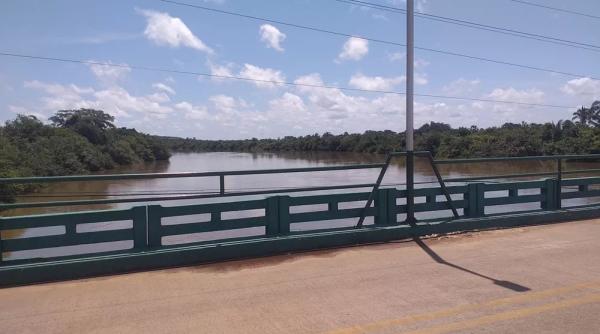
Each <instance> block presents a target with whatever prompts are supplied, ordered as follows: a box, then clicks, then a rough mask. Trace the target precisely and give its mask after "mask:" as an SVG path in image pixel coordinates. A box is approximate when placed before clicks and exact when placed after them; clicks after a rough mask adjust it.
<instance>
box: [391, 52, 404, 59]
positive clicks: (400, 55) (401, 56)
mask: <svg viewBox="0 0 600 334" xmlns="http://www.w3.org/2000/svg"><path fill="white" fill-rule="evenodd" d="M388 59H389V60H390V61H401V60H404V59H406V52H394V53H390V54H388Z"/></svg>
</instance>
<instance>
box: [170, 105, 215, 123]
mask: <svg viewBox="0 0 600 334" xmlns="http://www.w3.org/2000/svg"><path fill="white" fill-rule="evenodd" d="M175 109H177V110H179V111H182V112H183V113H184V117H185V118H186V119H191V120H206V119H208V118H209V113H208V110H207V109H206V107H205V106H195V105H192V104H191V103H189V102H185V101H184V102H179V103H177V104H176V105H175Z"/></svg>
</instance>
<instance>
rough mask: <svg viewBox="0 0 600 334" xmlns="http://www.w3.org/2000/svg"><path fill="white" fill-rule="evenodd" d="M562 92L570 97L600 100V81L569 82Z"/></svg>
mask: <svg viewBox="0 0 600 334" xmlns="http://www.w3.org/2000/svg"><path fill="white" fill-rule="evenodd" d="M561 90H562V91H563V92H564V93H566V94H568V95H572V96H577V97H582V98H584V99H590V100H597V99H600V80H594V79H591V78H579V79H573V80H569V81H568V82H567V83H566V84H565V85H564V86H563V87H562V88H561ZM590 102H591V101H590Z"/></svg>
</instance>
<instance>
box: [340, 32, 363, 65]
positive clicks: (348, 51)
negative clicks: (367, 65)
mask: <svg viewBox="0 0 600 334" xmlns="http://www.w3.org/2000/svg"><path fill="white" fill-rule="evenodd" d="M367 53H369V41H367V40H366V39H362V38H358V37H350V38H349V39H348V40H347V41H346V43H344V46H343V47H342V52H341V53H340V54H339V55H338V60H360V59H362V58H363V57H364V56H365V55H367Z"/></svg>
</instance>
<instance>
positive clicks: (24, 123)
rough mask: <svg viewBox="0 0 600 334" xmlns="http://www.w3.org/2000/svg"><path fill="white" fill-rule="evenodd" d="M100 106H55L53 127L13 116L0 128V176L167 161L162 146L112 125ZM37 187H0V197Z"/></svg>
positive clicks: (85, 170) (75, 171) (86, 170)
mask: <svg viewBox="0 0 600 334" xmlns="http://www.w3.org/2000/svg"><path fill="white" fill-rule="evenodd" d="M113 120H114V118H113V117H112V116H110V115H108V114H106V113H104V112H102V111H100V110H92V109H80V110H61V111H59V112H58V113H56V115H55V116H53V117H51V121H52V122H53V126H50V125H45V124H43V123H42V122H41V121H39V120H38V119H37V118H35V117H34V116H23V115H18V116H17V117H16V118H15V119H14V120H12V121H8V122H6V124H5V125H4V126H0V178H4V177H19V176H53V175H70V174H86V173H89V172H96V171H101V170H106V169H110V168H113V167H115V166H117V165H127V164H131V163H136V162H141V161H154V160H168V159H169V157H170V156H171V155H170V153H169V150H168V148H167V147H166V146H165V145H164V144H163V143H161V142H160V141H158V140H156V139H155V138H153V137H151V136H149V135H146V134H142V133H139V132H137V131H135V130H133V129H125V128H121V129H117V128H115V126H114V125H113V123H112V122H113ZM37 188H39V186H38V185H2V186H0V201H3V202H10V201H13V200H14V198H15V195H17V194H19V193H23V192H29V191H35V190H36V189H37Z"/></svg>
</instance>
